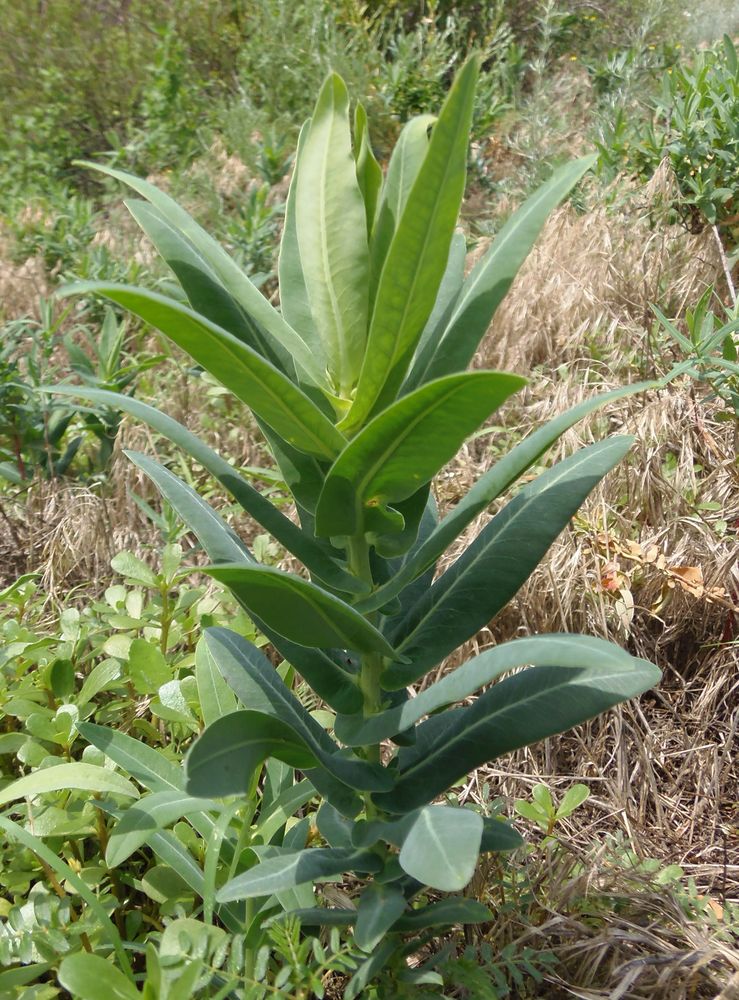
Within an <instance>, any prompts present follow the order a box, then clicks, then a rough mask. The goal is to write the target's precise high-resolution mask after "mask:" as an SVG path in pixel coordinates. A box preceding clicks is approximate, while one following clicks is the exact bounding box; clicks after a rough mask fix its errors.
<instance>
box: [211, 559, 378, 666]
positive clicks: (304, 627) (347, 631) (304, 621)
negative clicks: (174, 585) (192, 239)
mask: <svg viewBox="0 0 739 1000" xmlns="http://www.w3.org/2000/svg"><path fill="white" fill-rule="evenodd" d="M203 572H204V573H207V574H208V575H209V576H212V577H213V578H214V579H215V580H218V581H219V582H221V583H225V584H226V586H227V587H228V588H229V589H230V590H232V591H233V593H234V594H235V595H236V596H237V597H238V598H239V600H240V601H241V602H242V603H243V604H244V606H245V607H246V608H247V609H248V610H249V611H250V612H253V613H254V614H255V615H257V616H258V617H259V618H260V619H261V620H262V621H264V622H266V623H267V625H268V626H269V627H270V628H272V629H274V630H275V631H276V632H279V633H280V634H281V635H284V636H285V638H287V639H290V640H291V641H293V642H299V643H302V645H304V646H319V647H322V648H324V649H334V648H339V649H353V650H356V651H358V652H360V653H381V654H382V655H383V656H387V657H389V658H391V659H394V658H395V651H394V650H393V648H392V646H391V645H390V644H389V643H388V641H387V640H386V639H385V638H384V636H383V635H382V633H380V632H378V631H377V629H376V628H375V627H374V625H371V624H370V623H369V622H368V621H367V619H366V618H363V617H362V615H360V614H359V613H358V612H356V611H355V610H354V608H352V607H351V605H349V604H346V603H345V602H344V601H342V600H340V599H339V598H338V597H334V596H333V595H332V594H329V593H328V592H327V591H325V590H321V588H320V587H317V586H316V585H315V584H313V583H309V582H308V581H307V580H303V579H302V578H301V577H299V576H295V575H294V574H292V573H285V572H283V571H282V570H279V569H274V568H273V567H271V566H244V565H238V564H237V565H227V566H208V567H206V568H205V569H204V570H203Z"/></svg>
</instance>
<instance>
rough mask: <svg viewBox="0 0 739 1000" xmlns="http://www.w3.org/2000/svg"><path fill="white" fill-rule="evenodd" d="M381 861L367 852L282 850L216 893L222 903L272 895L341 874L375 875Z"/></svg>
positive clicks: (330, 848) (312, 849)
mask: <svg viewBox="0 0 739 1000" xmlns="http://www.w3.org/2000/svg"><path fill="white" fill-rule="evenodd" d="M381 867H382V862H381V860H380V858H378V856H377V855H376V854H372V853H371V852H370V851H353V850H348V849H346V848H334V847H325V848H324V847H319V848H308V849H307V850H305V851H285V852H281V853H280V854H278V855H277V856H276V857H272V858H268V859H267V860H266V861H261V862H260V863H259V864H257V865H255V866H254V867H253V868H250V869H249V871H247V872H244V873H243V874H242V875H237V876H236V878H233V879H231V880H230V881H229V882H227V883H226V884H225V885H224V886H223V888H222V889H221V890H220V892H219V893H218V896H217V899H218V901H219V902H221V903H225V902H229V901H230V900H234V899H253V898H254V897H255V896H271V895H273V894H274V893H276V892H282V891H283V890H285V889H293V888H295V886H298V885H304V884H305V883H306V882H320V881H321V880H322V879H327V878H331V877H332V876H334V875H342V874H343V873H344V872H349V871H351V872H369V873H370V874H371V873H373V872H377V871H379V870H380V868H381Z"/></svg>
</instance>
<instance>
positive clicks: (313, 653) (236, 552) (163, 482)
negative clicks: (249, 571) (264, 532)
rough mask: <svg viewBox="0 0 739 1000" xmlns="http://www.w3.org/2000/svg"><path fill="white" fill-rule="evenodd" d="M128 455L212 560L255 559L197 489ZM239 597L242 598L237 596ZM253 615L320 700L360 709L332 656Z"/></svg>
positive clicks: (349, 709)
mask: <svg viewBox="0 0 739 1000" xmlns="http://www.w3.org/2000/svg"><path fill="white" fill-rule="evenodd" d="M127 454H128V456H129V458H131V459H132V460H133V461H135V463H136V464H137V465H141V467H142V468H143V469H144V471H146V472H147V474H148V475H150V476H151V477H152V478H153V479H154V481H155V482H156V484H157V486H158V487H159V489H160V490H161V491H162V493H163V495H164V496H165V497H166V499H167V500H168V501H169V503H171V504H172V506H173V507H174V509H175V510H176V511H177V513H178V514H179V515H180V517H182V518H183V520H184V521H185V522H186V523H187V524H188V525H189V526H190V527H191V528H192V530H193V531H194V532H195V534H196V535H197V536H198V538H199V539H200V541H201V543H202V545H203V548H204V549H205V551H206V552H207V553H208V555H209V556H210V558H211V559H214V560H219V561H224V562H234V561H235V560H251V559H252V556H251V554H250V553H249V551H248V549H246V547H245V546H244V544H243V542H242V541H241V540H240V539H239V538H238V537H237V536H236V534H235V533H234V532H233V531H232V530H231V529H230V528H229V527H228V526H227V525H226V523H225V522H224V521H223V520H222V518H221V517H220V515H218V514H216V512H215V511H214V510H213V508H212V507H211V506H210V505H209V504H207V503H206V502H205V500H203V499H202V498H201V497H200V496H199V495H198V494H197V493H196V492H195V491H194V490H192V489H191V488H190V487H189V486H186V485H185V483H183V482H182V481H181V480H180V479H178V478H177V476H174V475H173V474H172V473H171V472H168V471H167V470H166V469H164V468H163V467H162V466H159V465H158V464H157V463H156V462H153V461H152V460H151V459H149V458H146V456H143V455H133V454H132V453H130V452H129V453H127ZM236 596H237V599H239V598H238V594H237V595H236ZM251 614H252V617H253V619H254V624H255V625H256V626H257V628H258V629H259V630H260V632H263V633H264V635H266V636H267V638H268V639H269V640H270V642H271V643H272V644H273V645H274V646H275V648H276V649H277V650H278V652H279V653H280V654H281V655H282V656H284V657H285V659H287V660H288V661H289V662H290V663H291V664H292V665H293V666H294V667H295V668H296V669H297V670H299V671H300V673H301V674H302V675H303V677H305V679H306V680H307V681H308V682H309V683H310V685H311V687H312V688H313V690H314V691H315V692H316V693H317V694H318V695H319V697H321V698H323V699H324V700H325V701H326V702H327V703H328V704H329V705H331V706H332V707H333V708H335V709H336V711H339V712H352V711H356V710H357V709H358V708H359V706H360V705H361V703H362V695H361V692H360V691H359V689H358V687H357V686H356V683H355V682H354V680H353V678H352V677H351V676H350V675H349V674H348V673H347V672H346V671H345V670H344V669H342V667H341V666H340V665H339V664H338V663H337V662H336V660H335V659H334V658H333V655H332V654H330V653H327V652H324V651H323V650H318V649H309V648H308V647H307V646H303V645H301V644H300V643H299V642H290V641H289V640H288V639H285V638H284V636H281V635H279V634H278V633H277V632H275V631H274V630H273V629H271V628H270V627H269V626H268V625H267V623H266V622H263V621H262V620H261V619H259V618H257V617H256V616H255V615H254V613H253V612H251Z"/></svg>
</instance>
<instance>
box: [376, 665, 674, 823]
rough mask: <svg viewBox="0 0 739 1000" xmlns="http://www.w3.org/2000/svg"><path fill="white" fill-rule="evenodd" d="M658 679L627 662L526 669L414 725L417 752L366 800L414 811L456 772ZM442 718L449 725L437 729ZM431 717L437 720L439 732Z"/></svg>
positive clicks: (575, 721)
mask: <svg viewBox="0 0 739 1000" xmlns="http://www.w3.org/2000/svg"><path fill="white" fill-rule="evenodd" d="M659 678H660V671H659V670H658V669H657V667H655V666H653V664H651V663H648V662H647V661H646V660H638V659H636V658H633V657H630V658H629V660H628V662H627V660H626V659H624V660H623V661H622V662H621V663H620V664H615V663H614V664H613V665H611V666H605V667H603V666H601V665H600V664H597V665H595V666H592V667H583V668H577V667H531V668H530V669H529V670H524V671H523V672H522V673H519V674H514V676H513V677H508V678H506V679H505V680H503V681H500V682H499V683H497V684H494V685H493V686H492V687H491V688H490V690H488V691H486V692H485V693H484V694H482V695H481V696H480V697H479V698H478V699H477V701H476V702H475V703H474V704H473V705H471V706H470V707H468V708H462V709H454V710H452V711H450V712H449V713H443V715H442V716H435V717H434V718H432V719H430V720H429V721H428V722H425V723H423V725H421V726H419V729H418V743H417V745H416V747H413V748H410V749H409V750H402V751H401V753H400V777H399V779H398V783H397V785H396V787H395V788H394V789H393V791H391V792H387V793H379V794H375V795H374V796H373V798H374V800H375V801H376V802H377V805H378V806H379V808H381V809H384V810H387V811H390V812H396V813H403V812H407V811H408V810H410V809H415V808H417V807H418V806H420V805H423V804H424V803H426V802H429V801H431V800H432V799H434V798H435V797H436V796H437V795H439V794H440V793H441V792H442V791H445V790H446V789H447V788H449V787H451V786H452V785H453V784H454V783H455V782H456V781H457V779H458V778H459V777H460V775H464V774H468V773H469V772H470V771H472V770H474V768H476V767H479V766H480V765H482V764H485V763H487V762H488V761H492V760H495V759H496V758H497V757H500V756H501V755H502V754H506V753H511V752H512V751H513V750H519V749H520V748H521V747H524V746H529V745H530V744H532V743H536V742H537V741H538V740H542V739H546V737H548V736H554V735H555V733H561V732H563V731H564V730H566V729H570V728H571V727H572V726H576V725H579V724H580V723H581V722H586V721H587V720H588V719H592V718H593V717H594V716H596V715H599V714H600V713H601V712H604V711H605V710H606V709H608V708H611V706H613V705H617V704H618V703H619V702H621V701H626V700H627V699H629V698H633V697H635V696H636V695H638V694H641V693H642V692H643V691H646V690H648V689H649V688H650V687H652V686H653V685H654V684H655V683H656V682H657V681H658V680H659ZM446 714H448V715H449V720H448V722H447V724H443V723H444V721H445V720H444V715H446ZM436 719H441V720H442V726H441V727H439V729H438V731H436V727H437V726H438V723H436V722H435V720H436ZM427 727H430V728H431V730H432V737H431V740H430V741H426V740H424V738H423V736H424V734H423V731H424V729H425V728H427ZM419 746H420V747H422V752H420V753H419V751H418V749H417V748H418V747H419Z"/></svg>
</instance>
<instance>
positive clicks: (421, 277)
mask: <svg viewBox="0 0 739 1000" xmlns="http://www.w3.org/2000/svg"><path fill="white" fill-rule="evenodd" d="M477 73H478V62H477V59H476V58H474V57H473V58H472V59H469V60H468V61H467V63H466V64H465V66H464V67H463V68H462V69H461V71H460V72H459V73H458V74H457V77H456V79H455V81H454V83H453V85H452V89H451V90H450V92H449V96H448V97H447V99H446V101H445V102H444V106H443V107H442V109H441V112H440V114H439V119H438V121H437V122H436V125H435V126H434V130H433V133H432V136H431V142H430V143H429V148H428V152H427V153H426V156H425V158H424V160H423V163H422V164H421V168H420V170H419V172H418V176H417V177H416V180H415V182H414V184H413V187H412V189H411V192H410V194H409V195H408V200H407V202H406V205H405V208H404V210H403V214H402V216H401V219H400V221H399V223H398V227H397V229H396V231H395V234H394V236H393V239H392V242H391V244H390V247H389V249H388V253H387V258H386V259H385V262H384V265H383V269H382V273H381V275H380V282H379V285H378V288H377V297H376V299H375V302H374V309H373V312H372V319H371V322H370V329H369V336H368V338H367V349H366V351H365V356H364V363H363V365H362V370H361V373H360V376H359V384H358V385H357V391H356V395H355V399H354V404H353V406H352V408H351V410H350V411H349V413H348V415H347V417H346V418H345V420H344V421H343V422H342V424H341V427H342V429H343V430H346V431H347V432H348V433H350V434H351V433H353V432H355V431H356V430H357V429H358V428H359V427H361V426H362V425H363V423H364V422H365V420H366V418H367V416H368V415H369V414H370V413H371V412H372V411H373V410H374V409H376V407H377V405H378V404H379V405H382V404H383V403H387V402H389V400H391V399H392V398H394V395H395V393H396V391H397V389H398V387H399V386H400V383H401V382H402V380H403V377H404V376H405V373H406V369H407V367H408V363H409V361H410V359H411V357H412V356H413V352H414V351H415V349H416V345H417V344H418V340H419V338H420V336H421V334H422V332H423V329H424V326H425V325H426V321H427V320H428V318H429V316H430V315H431V311H432V309H433V306H434V302H435V301H436V295H437V292H438V290H439V284H440V282H441V279H442V276H443V274H444V271H445V270H446V263H447V258H448V256H449V244H450V242H451V238H452V234H453V233H454V227H455V225H456V222H457V216H458V214H459V207H460V204H461V202H462V195H463V194H464V185H465V178H466V170H467V143H468V139H469V130H470V124H471V121H472V104H473V100H474V92H475V82H476V80H477Z"/></svg>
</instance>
